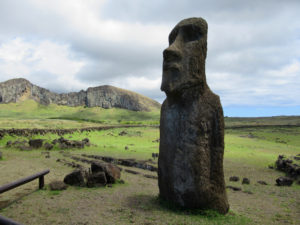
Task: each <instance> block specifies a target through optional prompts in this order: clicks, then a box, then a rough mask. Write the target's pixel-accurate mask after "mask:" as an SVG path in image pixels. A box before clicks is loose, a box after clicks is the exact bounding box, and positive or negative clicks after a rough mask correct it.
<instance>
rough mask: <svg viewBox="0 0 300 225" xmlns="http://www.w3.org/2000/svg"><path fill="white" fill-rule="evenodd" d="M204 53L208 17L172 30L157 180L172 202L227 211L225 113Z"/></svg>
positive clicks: (164, 78)
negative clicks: (210, 82) (207, 73)
mask: <svg viewBox="0 0 300 225" xmlns="http://www.w3.org/2000/svg"><path fill="white" fill-rule="evenodd" d="M206 53H207V23H206V21H205V20H204V19H202V18H190V19H185V20H182V21H181V22H179V23H178V24H177V25H176V26H175V28H174V29H173V30H172V31H171V33H170V35H169V47H168V48H167V49H165V50H164V52H163V75H162V84H161V90H162V91H164V92H165V93H166V95H167V98H166V99H165V101H164V103H163V105H162V109H161V119H160V146H159V159H158V185H159V193H160V197H161V198H162V199H164V200H166V201H168V202H172V203H174V204H176V205H179V206H181V207H184V208H189V209H213V210H217V211H218V212H220V213H223V214H225V213H227V212H228V210H229V204H228V200H227V195H226V189H225V182H224V172H223V155H224V117H223V110H222V105H221V103H220V98H219V96H217V95H215V94H214V93H213V92H212V91H211V90H210V89H209V87H208V85H207V83H206V76H205V59H206Z"/></svg>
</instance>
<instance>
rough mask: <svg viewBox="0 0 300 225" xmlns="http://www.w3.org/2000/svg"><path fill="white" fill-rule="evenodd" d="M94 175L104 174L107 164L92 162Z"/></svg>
mask: <svg viewBox="0 0 300 225" xmlns="http://www.w3.org/2000/svg"><path fill="white" fill-rule="evenodd" d="M91 170H92V173H98V172H104V171H105V164H104V163H100V162H92V164H91Z"/></svg>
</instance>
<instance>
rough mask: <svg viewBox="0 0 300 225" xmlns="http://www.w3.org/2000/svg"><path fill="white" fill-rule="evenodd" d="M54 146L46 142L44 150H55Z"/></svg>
mask: <svg viewBox="0 0 300 225" xmlns="http://www.w3.org/2000/svg"><path fill="white" fill-rule="evenodd" d="M53 147H54V146H53V145H52V144H49V143H48V142H46V143H45V144H44V148H45V149H46V150H48V151H49V150H52V149H53Z"/></svg>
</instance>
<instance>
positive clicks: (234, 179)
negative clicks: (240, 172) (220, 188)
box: [229, 176, 240, 182]
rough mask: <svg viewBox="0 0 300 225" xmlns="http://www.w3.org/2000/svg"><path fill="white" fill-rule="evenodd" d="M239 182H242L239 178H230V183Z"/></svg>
mask: <svg viewBox="0 0 300 225" xmlns="http://www.w3.org/2000/svg"><path fill="white" fill-rule="evenodd" d="M239 180H240V178H239V177H237V176H232V177H230V178H229V181H233V182H237V181H239Z"/></svg>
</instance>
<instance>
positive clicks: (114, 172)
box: [105, 163, 121, 184]
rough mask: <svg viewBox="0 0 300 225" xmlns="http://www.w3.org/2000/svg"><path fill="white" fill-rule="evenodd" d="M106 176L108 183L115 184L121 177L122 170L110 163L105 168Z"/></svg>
mask: <svg viewBox="0 0 300 225" xmlns="http://www.w3.org/2000/svg"><path fill="white" fill-rule="evenodd" d="M105 175H106V179H107V183H109V184H114V183H115V182H116V181H117V180H119V179H120V177H121V170H120V169H119V167H117V166H115V165H113V164H111V163H108V164H106V166H105Z"/></svg>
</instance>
